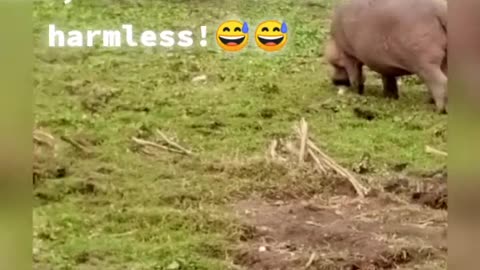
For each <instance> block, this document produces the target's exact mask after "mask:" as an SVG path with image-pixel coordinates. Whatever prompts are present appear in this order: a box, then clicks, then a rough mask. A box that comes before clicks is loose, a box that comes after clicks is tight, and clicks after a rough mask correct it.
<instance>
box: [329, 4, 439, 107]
mask: <svg viewBox="0 0 480 270" xmlns="http://www.w3.org/2000/svg"><path fill="white" fill-rule="evenodd" d="M325 57H326V59H327V61H328V62H329V64H330V65H332V67H333V70H334V72H333V75H332V83H333V84H334V85H336V86H347V87H353V88H355V89H357V91H358V93H359V94H363V92H364V83H365V76H364V75H363V72H362V68H363V66H364V65H365V66H367V67H369V68H370V69H371V70H373V71H375V72H377V73H379V74H381V76H382V82H383V89H384V90H383V91H384V95H385V96H386V97H390V98H394V99H398V97H399V95H398V87H397V77H399V76H405V75H413V74H416V75H418V76H419V77H420V78H421V79H422V80H423V82H424V83H425V84H426V86H427V88H428V89H429V91H430V93H431V98H433V101H432V102H434V103H435V105H436V108H437V111H438V112H440V113H446V106H447V100H448V99H447V2H446V1H445V0H349V1H346V2H342V3H341V4H339V6H337V8H336V9H335V11H334V15H333V17H332V24H331V29H330V38H329V40H328V41H327V44H326V47H325Z"/></svg>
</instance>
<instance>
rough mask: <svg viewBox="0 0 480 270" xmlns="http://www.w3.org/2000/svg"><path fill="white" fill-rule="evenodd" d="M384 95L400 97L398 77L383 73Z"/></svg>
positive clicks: (394, 97)
mask: <svg viewBox="0 0 480 270" xmlns="http://www.w3.org/2000/svg"><path fill="white" fill-rule="evenodd" d="M382 83H383V95H384V96H385V97H387V98H393V99H398V97H399V96H398V85H397V78H395V77H392V76H386V75H382Z"/></svg>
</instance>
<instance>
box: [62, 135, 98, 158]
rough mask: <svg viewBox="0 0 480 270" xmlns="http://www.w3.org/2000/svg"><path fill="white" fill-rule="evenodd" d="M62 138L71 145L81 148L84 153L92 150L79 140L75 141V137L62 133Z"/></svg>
mask: <svg viewBox="0 0 480 270" xmlns="http://www.w3.org/2000/svg"><path fill="white" fill-rule="evenodd" d="M60 139H62V141H64V142H67V143H69V144H70V145H71V146H73V147H75V148H76V149H78V150H80V151H82V152H84V153H87V154H88V153H90V152H91V151H90V150H89V149H88V148H86V147H85V146H83V145H81V144H80V143H79V142H77V141H75V140H73V139H71V138H69V137H67V136H64V135H62V136H60Z"/></svg>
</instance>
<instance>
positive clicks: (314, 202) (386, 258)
mask: <svg viewBox="0 0 480 270" xmlns="http://www.w3.org/2000/svg"><path fill="white" fill-rule="evenodd" d="M395 184H396V185H395ZM383 189H384V190H385V191H380V192H378V193H377V194H375V195H372V196H369V197H367V198H364V199H357V198H354V197H352V196H345V195H343V196H331V195H328V194H321V195H318V196H315V197H313V198H310V199H305V200H301V199H295V200H288V201H287V200H286V201H271V200H265V199H262V198H251V199H248V200H243V201H240V202H238V203H237V204H236V205H235V206H234V209H235V212H236V214H237V215H238V217H239V218H240V219H242V220H243V221H244V222H245V224H246V226H247V227H248V228H250V229H249V233H248V234H246V235H247V236H246V237H245V239H243V242H242V244H241V245H240V247H239V250H238V251H237V253H236V257H235V258H236V263H237V264H239V265H242V266H245V267H246V269H252V270H260V269H262V270H267V269H271V270H273V269H279V270H280V269H290V270H296V269H414V268H415V267H420V268H421V269H428V266H429V265H434V266H432V269H439V267H440V268H445V266H444V265H445V261H446V254H447V242H446V231H447V211H446V210H445V209H446V208H447V203H446V179H437V178H432V179H423V182H421V184H419V183H418V182H416V181H415V179H403V180H402V179H393V180H392V181H389V182H387V183H386V184H385V186H384V187H383ZM420 268H419V269H420Z"/></svg>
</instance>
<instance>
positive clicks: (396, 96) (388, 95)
mask: <svg viewBox="0 0 480 270" xmlns="http://www.w3.org/2000/svg"><path fill="white" fill-rule="evenodd" d="M384 96H385V98H389V99H394V100H397V99H399V98H400V96H399V95H395V94H392V93H387V94H385V95H384Z"/></svg>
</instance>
